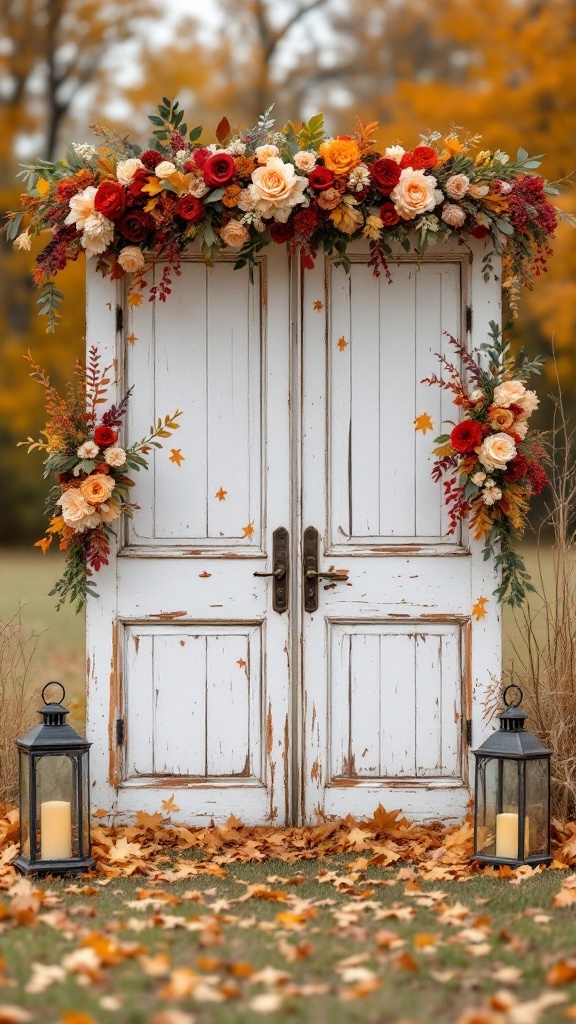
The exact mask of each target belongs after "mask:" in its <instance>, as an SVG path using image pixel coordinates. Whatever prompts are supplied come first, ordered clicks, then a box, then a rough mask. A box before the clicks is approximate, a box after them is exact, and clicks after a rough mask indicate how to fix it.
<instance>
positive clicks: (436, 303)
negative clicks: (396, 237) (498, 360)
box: [414, 264, 445, 537]
mask: <svg viewBox="0 0 576 1024" xmlns="http://www.w3.org/2000/svg"><path fill="white" fill-rule="evenodd" d="M444 270H445V268H444V267H443V266H434V264H424V265H423V266H422V267H421V268H420V271H419V273H418V274H417V277H416V368H415V370H416V374H415V380H414V394H415V416H419V415H420V414H421V413H423V412H427V413H428V415H429V416H430V418H431V420H432V422H433V424H434V430H435V433H434V434H433V435H432V434H429V433H426V434H424V433H422V432H420V431H414V442H415V462H414V482H415V492H416V527H415V534H416V536H417V537H439V536H440V508H441V505H442V489H441V487H439V486H438V484H437V483H435V482H434V480H432V477H431V475H430V470H431V467H432V462H433V457H432V454H431V449H432V445H431V443H430V438H431V437H432V436H433V437H437V436H438V434H439V433H442V429H443V428H442V429H441V419H442V397H441V395H442V391H441V389H440V388H438V387H429V386H428V385H427V384H421V383H420V381H421V380H423V378H424V377H428V376H430V374H431V373H438V372H439V363H438V359H437V357H436V356H435V354H434V353H436V352H440V351H441V346H442V330H443V327H442V312H443V306H442V298H443V296H442V278H443V273H444ZM420 406H421V408H420Z"/></svg>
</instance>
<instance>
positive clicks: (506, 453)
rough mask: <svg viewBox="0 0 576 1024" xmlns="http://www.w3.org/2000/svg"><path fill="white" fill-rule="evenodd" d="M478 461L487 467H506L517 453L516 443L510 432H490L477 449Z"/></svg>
mask: <svg viewBox="0 0 576 1024" xmlns="http://www.w3.org/2000/svg"><path fill="white" fill-rule="evenodd" d="M476 453H477V455H478V461H479V462H481V463H482V465H483V466H484V467H485V469H506V466H507V464H508V463H509V462H510V460H511V459H513V458H514V456H515V455H517V454H518V453H517V451H516V445H515V444H514V441H513V439H512V438H511V437H510V434H503V433H499V434H489V435H488V437H485V438H484V440H483V441H482V444H481V445H480V447H479V448H477V449H476Z"/></svg>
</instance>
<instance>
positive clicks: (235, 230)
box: [220, 220, 250, 249]
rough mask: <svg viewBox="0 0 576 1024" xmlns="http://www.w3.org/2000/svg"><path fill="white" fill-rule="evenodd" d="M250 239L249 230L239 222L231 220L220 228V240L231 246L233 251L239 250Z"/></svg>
mask: <svg viewBox="0 0 576 1024" xmlns="http://www.w3.org/2000/svg"><path fill="white" fill-rule="evenodd" d="M249 237H250V236H249V234H248V229H247V228H246V227H245V225H244V224H241V223H240V221H239V220H229V221H228V223H227V224H224V227H222V228H220V238H221V239H222V241H223V242H224V245H229V246H230V247H231V248H232V249H239V248H240V246H241V245H244V243H245V242H247V241H248V238H249Z"/></svg>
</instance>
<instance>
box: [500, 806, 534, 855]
mask: <svg viewBox="0 0 576 1024" xmlns="http://www.w3.org/2000/svg"><path fill="white" fill-rule="evenodd" d="M529 835H530V829H529V822H528V818H524V856H526V855H527V853H528V850H529V847H530V839H529ZM496 856H497V857H504V858H507V859H508V860H520V858H519V856H518V815H517V814H512V813H511V812H505V813H503V814H497V815H496Z"/></svg>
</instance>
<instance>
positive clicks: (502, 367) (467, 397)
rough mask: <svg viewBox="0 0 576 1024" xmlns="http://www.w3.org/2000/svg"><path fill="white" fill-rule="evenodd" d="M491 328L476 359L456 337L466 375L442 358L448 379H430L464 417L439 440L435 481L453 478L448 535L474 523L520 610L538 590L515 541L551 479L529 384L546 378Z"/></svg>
mask: <svg viewBox="0 0 576 1024" xmlns="http://www.w3.org/2000/svg"><path fill="white" fill-rule="evenodd" d="M490 329H491V330H490V341H489V342H486V343H484V344H483V345H481V346H480V353H479V354H478V355H477V356H476V357H474V356H471V355H470V354H469V353H468V352H466V350H465V349H464V348H463V346H462V345H461V344H460V343H459V342H457V341H456V340H455V339H454V338H452V337H450V343H451V345H452V346H453V347H454V349H455V351H456V353H457V355H458V357H459V359H460V360H461V363H462V366H463V367H464V369H463V371H462V373H461V372H460V370H459V369H458V368H457V367H456V366H455V365H454V364H453V363H451V362H450V360H449V359H447V358H446V357H445V356H439V359H440V360H441V363H442V365H443V368H444V369H445V371H446V377H445V378H442V377H438V376H436V375H433V376H432V377H427V378H426V379H425V380H424V381H423V383H426V384H434V385H438V386H439V387H441V388H445V389H447V390H448V391H451V392H452V395H453V401H454V404H455V405H456V406H458V407H459V408H460V409H462V411H463V412H464V418H463V419H462V420H461V421H460V422H459V423H457V424H456V425H455V426H454V427H453V429H452V431H451V433H450V434H442V435H441V436H440V437H437V438H436V439H435V444H436V445H437V447H436V448H435V449H434V455H435V456H436V461H435V464H434V466H433V469H432V476H433V479H434V480H436V481H440V480H441V479H442V477H446V479H444V481H443V487H444V500H445V504H446V507H447V509H448V516H449V524H450V525H449V531H448V532H449V534H451V533H454V532H455V530H456V528H457V526H458V523H459V522H460V521H461V520H463V519H468V520H469V524H470V530H471V532H472V536H473V538H474V540H484V542H485V546H484V558H485V559H488V558H489V557H493V558H494V564H495V566H496V568H499V569H500V570H501V572H502V582H501V585H500V586H499V587H498V588H497V589H496V590H495V591H494V593H495V595H496V596H497V597H498V598H499V599H500V600H502V601H506V602H507V603H508V604H511V605H515V606H519V605H521V604H522V602H523V600H524V598H525V596H526V591H528V590H532V591H533V590H534V587H533V586H532V584H531V583H530V579H529V576H528V573H527V571H526V567H525V565H524V561H523V559H522V557H521V555H520V554H519V553H518V551H516V550H515V542H516V541H518V540H519V539H520V538H521V537H522V535H523V533H524V530H525V527H526V520H527V514H528V508H529V504H530V499H531V498H532V496H533V495H535V494H541V492H542V491H543V489H544V487H545V486H546V483H547V479H548V478H547V475H546V470H545V468H544V463H545V462H546V461H547V453H546V449H545V447H543V434H541V433H538V432H537V431H534V430H532V431H531V430H529V419H530V416H531V414H532V413H533V412H534V410H535V409H536V408H537V407H538V405H539V399H538V397H537V395H536V393H535V392H534V391H530V390H528V389H527V387H526V381H527V380H528V378H529V377H530V376H531V375H532V374H533V373H539V372H540V366H541V360H540V359H539V358H537V359H535V360H533V361H528V359H527V358H526V356H525V355H524V353H520V355H519V357H518V358H517V359H516V358H514V357H513V356H512V355H511V353H510V346H509V344H508V342H507V341H505V340H504V338H503V336H502V334H501V332H500V329H499V327H498V325H497V324H496V323H494V322H491V324H490ZM482 356H484V359H483V358H482ZM483 363H485V364H486V368H484V366H483Z"/></svg>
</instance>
